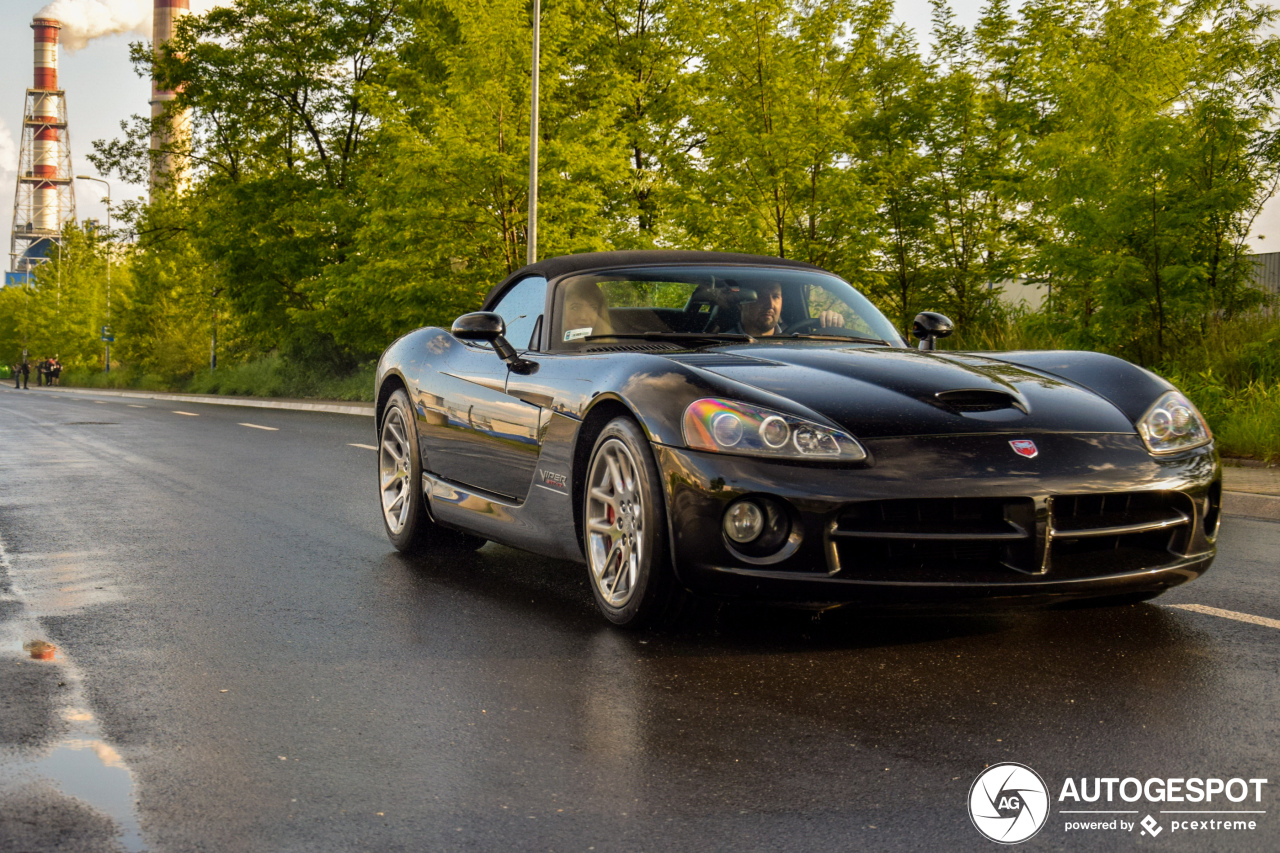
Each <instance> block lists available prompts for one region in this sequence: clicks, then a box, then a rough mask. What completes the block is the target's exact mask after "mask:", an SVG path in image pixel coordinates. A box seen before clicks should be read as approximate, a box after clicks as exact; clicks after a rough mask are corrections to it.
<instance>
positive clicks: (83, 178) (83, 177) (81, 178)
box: [76, 175, 112, 373]
mask: <svg viewBox="0 0 1280 853" xmlns="http://www.w3.org/2000/svg"><path fill="white" fill-rule="evenodd" d="M76 180H77V181H97V182H98V183H100V184H106V187H107V197H106V199H104V201H105V202H106V204H107V239H108V240H110V239H111V184H110V183H108V182H107V181H104V180H103V179H102V178H91V177H89V176H88V175H76ZM111 255H112V252H111V246H110V245H108V246H107V325H106V327H105V331H106V332H108V333H109V332H110V330H111ZM107 336H108V335H107V334H104V335H103V337H104V338H105V337H107ZM104 343H105V344H106V345H107V369H106V372H107V373H110V372H111V341H104Z"/></svg>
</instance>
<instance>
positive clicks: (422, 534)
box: [378, 389, 486, 554]
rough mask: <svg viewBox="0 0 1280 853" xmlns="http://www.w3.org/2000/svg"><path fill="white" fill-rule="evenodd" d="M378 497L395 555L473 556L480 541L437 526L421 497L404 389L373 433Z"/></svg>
mask: <svg viewBox="0 0 1280 853" xmlns="http://www.w3.org/2000/svg"><path fill="white" fill-rule="evenodd" d="M378 435H379V441H378V492H379V498H380V503H381V506H382V527H383V529H384V530H386V532H387V538H388V539H390V540H391V544H392V545H394V546H395V547H396V550H398V551H401V552H402V553H405V554H426V553H430V552H432V551H437V550H459V549H462V550H470V551H474V550H476V549H477V548H479V547H480V546H482V545H484V544H485V541H486V540H484V539H480V538H478V537H475V536H469V535H467V534H465V533H458V532H456V531H453V530H448V529H446V528H443V527H441V526H440V525H438V524H436V523H435V521H433V520H432V518H431V513H430V512H429V511H428V509H427V501H426V497H425V496H424V495H423V494H422V455H421V454H420V453H419V451H418V430H417V427H416V426H415V425H414V421H413V406H412V404H411V403H410V402H409V395H408V394H406V393H405V392H404V389H397V390H396V391H395V392H394V393H393V394H392V395H391V398H390V399H389V400H388V401H387V406H386V408H385V409H383V410H382V425H381V427H380V428H379V430H378Z"/></svg>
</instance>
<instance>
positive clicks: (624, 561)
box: [586, 438, 644, 607]
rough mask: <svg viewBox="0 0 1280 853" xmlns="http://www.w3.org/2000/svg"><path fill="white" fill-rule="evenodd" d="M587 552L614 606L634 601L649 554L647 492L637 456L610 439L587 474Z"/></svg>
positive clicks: (600, 587)
mask: <svg viewBox="0 0 1280 853" xmlns="http://www.w3.org/2000/svg"><path fill="white" fill-rule="evenodd" d="M587 489H588V491H587V512H586V516H587V552H588V559H589V560H590V563H591V577H592V578H593V579H594V580H595V583H596V590H597V591H598V592H599V593H600V598H601V599H602V600H603V601H604V602H605V603H606V604H608V605H609V606H610V607H623V606H625V605H626V603H627V602H628V601H630V600H631V595H632V593H633V592H634V591H635V587H636V579H637V578H638V577H639V573H640V560H641V558H642V557H643V556H644V550H643V549H644V497H643V495H642V494H641V491H640V484H639V482H638V477H637V465H636V460H635V457H633V456H632V455H631V451H630V450H629V449H628V448H627V446H626V445H625V444H623V443H622V442H621V441H619V440H618V439H616V438H611V439H609V440H608V441H606V442H605V443H604V444H602V445H601V446H600V449H599V451H598V452H597V453H596V455H595V459H593V460H592V462H591V473H590V475H589V476H588V477H587Z"/></svg>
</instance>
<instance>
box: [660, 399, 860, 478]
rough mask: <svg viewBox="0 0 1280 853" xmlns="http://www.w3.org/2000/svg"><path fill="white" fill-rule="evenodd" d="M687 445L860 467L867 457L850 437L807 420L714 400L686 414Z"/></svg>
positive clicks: (696, 403)
mask: <svg viewBox="0 0 1280 853" xmlns="http://www.w3.org/2000/svg"><path fill="white" fill-rule="evenodd" d="M682 425H683V428H684V440H685V444H687V445H688V446H689V447H691V448H693V449H694V450H709V451H712V452H714V453H735V454H741V455H744V456H764V457H769V458H775V459H811V460H824V461H828V460H829V461H833V462H856V461H859V460H861V459H866V458H867V453H866V451H865V450H863V448H862V445H861V444H859V443H858V442H857V440H856V439H854V437H853V436H851V435H849V434H848V433H846V432H844V431H842V430H838V429H833V428H831V427H828V426H823V425H822V424H817V423H814V422H812V421H807V420H805V419H803V418H798V417H795V416H794V415H788V414H785V413H783V412H775V411H773V410H771V409H764V408H760V407H759V406H750V405H747V404H746V403H739V402H737V401H734V400H720V399H716V398H712V397H708V398H704V399H702V400H695V401H694V402H693V403H690V404H689V407H688V408H687V409H685V413H684V422H683V424H682Z"/></svg>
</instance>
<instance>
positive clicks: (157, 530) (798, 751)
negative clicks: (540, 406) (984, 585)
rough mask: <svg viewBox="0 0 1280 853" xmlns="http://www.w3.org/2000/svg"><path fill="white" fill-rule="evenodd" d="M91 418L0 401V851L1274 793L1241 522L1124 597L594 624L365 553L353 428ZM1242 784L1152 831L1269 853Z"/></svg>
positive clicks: (614, 827) (466, 840) (221, 417)
mask: <svg viewBox="0 0 1280 853" xmlns="http://www.w3.org/2000/svg"><path fill="white" fill-rule="evenodd" d="M104 399H106V400H107V402H106V403H105V404H94V403H93V401H92V400H89V399H83V398H72V397H71V396H70V395H56V394H53V393H47V394H46V393H38V392H28V393H22V392H12V391H9V392H3V393H0V433H2V434H3V435H5V436H6V439H7V446H8V447H9V448H10V452H7V453H6V454H4V455H3V456H2V457H0V484H3V490H0V541H2V542H3V544H4V549H5V551H4V553H5V555H6V556H5V558H4V562H3V563H2V564H0V685H3V687H0V849H8V848H10V847H12V848H14V849H22V850H54V849H85V850H102V849H125V850H136V849H144V848H145V849H151V850H190V849H228V850H251V851H257V850H262V851H269V850H272V851H273V850H282V849H297V850H345V849H375V850H398V849H405V850H436V849H485V850H488V849H517V850H542V849H575V850H587V849H591V848H594V849H595V850H599V851H604V850H669V849H700V850H752V849H759V850H774V849H795V850H811V849H818V848H823V849H836V850H843V849H863V848H870V849H921V848H925V847H929V846H933V847H936V848H938V849H948V850H950V849H974V850H977V849H991V842H989V841H987V840H986V839H984V838H983V837H982V836H981V835H979V834H978V832H977V831H976V830H975V828H974V826H973V825H972V823H971V822H970V819H969V816H968V813H967V810H966V802H967V796H968V792H969V787H970V785H971V783H972V782H973V780H974V777H975V776H976V775H977V774H978V773H979V772H980V771H981V770H982V769H983V768H984V767H985V766H987V765H989V764H994V763H997V762H1001V761H1018V762H1021V763H1024V764H1026V765H1028V766H1030V767H1032V768H1034V769H1035V770H1036V771H1037V772H1038V773H1039V774H1040V775H1041V776H1042V777H1044V779H1045V780H1046V781H1047V783H1048V784H1049V787H1050V789H1051V793H1052V794H1053V795H1054V796H1055V797H1056V794H1057V789H1058V788H1059V786H1061V784H1062V781H1063V780H1064V779H1065V778H1066V777H1068V776H1072V777H1077V778H1079V777H1090V778H1092V777H1095V776H1101V777H1120V778H1124V777H1135V778H1138V779H1147V778H1151V777H1161V778H1168V777H1183V776H1194V775H1201V776H1213V775H1219V776H1242V777H1244V778H1246V779H1247V778H1252V777H1268V776H1280V774H1275V773H1273V772H1272V770H1271V768H1272V767H1273V766H1274V765H1275V762H1276V759H1277V754H1278V753H1280V748H1278V747H1277V739H1276V715H1275V712H1274V708H1275V707H1277V698H1280V697H1278V696H1277V693H1278V692H1280V691H1278V688H1277V682H1276V678H1275V673H1276V671H1277V663H1278V662H1280V650H1278V646H1277V642H1276V641H1277V639H1280V635H1278V634H1277V629H1276V628H1275V627H1273V626H1269V625H1268V624H1266V620H1275V619H1280V597H1278V596H1277V586H1278V582H1277V579H1276V576H1275V572H1274V559H1273V557H1272V554H1274V553H1275V552H1276V549H1277V545H1280V526H1277V525H1274V524H1270V523H1266V522H1260V521H1251V520H1245V519H1236V518H1230V519H1227V521H1226V523H1225V524H1224V532H1223V535H1222V540H1221V543H1220V547H1221V551H1220V556H1219V560H1218V563H1217V564H1216V565H1215V566H1214V568H1213V569H1211V570H1210V572H1209V573H1208V574H1207V575H1206V576H1205V577H1204V578H1203V579H1201V580H1200V581H1198V582H1196V583H1194V584H1191V585H1188V586H1186V587H1183V588H1180V589H1177V590H1175V591H1173V592H1171V593H1169V594H1167V595H1165V596H1164V597H1162V598H1160V599H1157V601H1156V602H1155V603H1152V604H1146V605H1137V606H1131V607H1124V608H1115V609H1108V610H1059V611H1047V612H1033V613H1018V614H1004V615H986V616H969V617H959V616H953V617H931V618H917V619H887V618H871V617H868V616H863V615H859V614H857V613H855V612H851V611H836V612H829V613H826V614H823V615H822V616H820V617H815V616H813V615H812V614H808V613H802V612H793V611H783V610H772V609H768V608H763V607H745V606H739V607H726V608H720V609H718V610H716V609H714V608H708V609H707V610H706V611H705V612H704V613H702V614H700V618H701V621H700V622H697V623H695V624H694V625H692V626H691V627H688V628H684V629H681V630H674V631H651V632H645V633H639V634H629V633H623V632H619V631H617V630H614V629H611V628H609V627H607V626H605V625H603V624H601V622H600V620H599V619H598V617H597V616H596V614H595V612H594V609H593V604H592V599H591V594H590V590H589V588H588V586H587V581H586V571H585V569H583V568H581V567H579V566H576V565H572V564H567V563H559V562H555V561H550V560H544V559H541V558H537V557H532V556H529V555H525V554H521V553H519V552H516V551H512V550H510V549H506V548H503V547H500V546H496V545H492V544H491V545H488V546H486V547H485V548H483V549H482V550H480V551H479V552H477V553H475V554H469V555H466V556H461V557H460V556H457V555H448V556H441V557H438V558H425V559H421V560H411V559H407V558H404V557H402V556H400V555H398V554H396V553H394V552H391V551H390V548H389V546H388V545H387V544H386V539H385V537H384V536H383V533H382V530H381V526H380V524H381V523H380V520H379V518H378V515H377V511H378V510H377V503H376V497H375V495H374V491H375V488H376V486H375V475H374V473H373V453H372V452H371V451H369V450H367V449H365V448H364V447H361V446H360V445H362V444H369V443H372V424H371V423H370V422H369V421H368V420H367V419H364V418H358V417H351V416H339V415H320V414H314V413H299V412H286V411H281V412H255V413H254V414H253V421H254V424H255V425H256V426H269V427H272V428H274V429H273V430H262V429H256V428H253V429H251V428H247V427H246V426H244V425H242V424H241V423H240V421H243V420H244V418H245V415H244V414H243V411H242V410H237V409H234V408H222V407H212V406H198V405H196V404H189V403H184V404H183V405H184V406H185V407H186V408H185V409H184V411H189V412H191V413H192V414H194V415H196V416H195V417H191V416H189V415H187V416H176V415H175V414H174V413H173V412H172V411H171V410H170V409H169V408H166V407H164V406H163V405H161V406H151V407H148V408H145V409H138V408H133V407H131V406H130V405H129V404H126V403H124V402H123V401H120V400H116V399H108V398H104ZM135 405H136V404H135ZM90 410H92V411H90ZM238 411H239V413H237V412H238ZM87 422H92V423H87ZM13 448H17V450H14V449H13ZM1179 603H1181V604H1198V605H1204V606H1205V607H1208V608H1214V609H1218V610H1221V611H1227V612H1231V613H1243V614H1251V615H1254V616H1258V617H1262V619H1263V620H1264V621H1263V622H1261V623H1259V622H1254V623H1250V622H1241V621H1239V620H1237V619H1234V618H1223V617H1221V616H1219V615H1214V614H1213V613H1211V612H1207V611H1203V610H1186V609H1178V608H1173V607H1169V606H1167V605H1171V604H1179ZM34 641H40V642H44V643H48V644H50V645H52V646H54V647H56V649H55V652H54V654H53V657H52V659H48V660H36V659H33V658H32V656H31V651H30V650H26V649H24V647H23V646H24V644H27V643H32V642H34ZM11 685H12V686H11ZM1272 782H1274V783H1276V784H1280V778H1276V779H1272ZM1275 790H1276V787H1275V786H1274V785H1273V786H1271V787H1269V788H1267V790H1266V796H1265V798H1264V803H1263V804H1262V805H1258V806H1256V807H1252V808H1256V809H1258V810H1263V811H1266V812H1267V813H1266V814H1264V815H1259V816H1258V819H1259V824H1258V828H1257V830H1256V831H1254V832H1252V833H1249V834H1246V835H1240V836H1232V837H1224V836H1214V838H1213V839H1212V843H1211V844H1210V843H1207V842H1206V840H1205V839H1204V838H1198V837H1195V836H1194V835H1191V834H1185V835H1183V834H1179V833H1174V832H1166V833H1165V834H1164V835H1162V836H1160V837H1159V838H1158V839H1154V840H1151V841H1152V842H1153V846H1165V847H1168V848H1169V849H1187V850H1191V849H1195V850H1202V849H1208V848H1209V847H1214V846H1215V845H1216V847H1215V849H1241V850H1246V849H1249V850H1253V849H1275V848H1277V847H1278V846H1280V816H1273V814H1272V812H1273V811H1274V806H1275V802H1274V800H1275V796H1274V793H1273V792H1274V791H1275ZM1142 807H1146V806H1142ZM1233 807H1234V806H1233ZM1062 808H1065V807H1064V806H1061V805H1060V804H1058V803H1056V802H1055V803H1054V805H1053V810H1054V812H1055V817H1051V818H1050V822H1049V824H1048V825H1047V826H1046V827H1045V829H1044V830H1043V831H1042V833H1041V835H1039V836H1038V837H1037V839H1036V841H1035V842H1034V843H1037V844H1041V845H1046V846H1051V847H1055V848H1061V849H1072V850H1075V849H1090V850H1092V849H1128V848H1129V847H1132V846H1134V844H1135V843H1138V842H1139V839H1137V838H1135V837H1134V835H1136V832H1135V833H1132V834H1125V835H1119V834H1116V833H1101V832H1100V833H1093V834H1075V835H1072V836H1067V835H1065V834H1064V832H1063V827H1062V825H1061V822H1060V821H1059V822H1057V823H1055V821H1057V820H1058V818H1057V817H1056V813H1057V812H1058V811H1059V810H1060V809H1062ZM1117 808H1119V807H1117ZM1124 808H1137V807H1131V806H1124ZM1149 809H1150V810H1151V811H1152V812H1153V813H1154V814H1155V816H1156V817H1157V818H1159V817H1160V814H1159V807H1158V806H1150V807H1149ZM1145 813H1146V812H1143V814H1145ZM1141 816H1142V815H1141V814H1139V815H1137V817H1139V818H1140V817H1141ZM68 839H70V840H68ZM1044 839H1050V840H1049V841H1045V840H1044ZM1148 840H1149V839H1147V838H1143V839H1141V841H1142V842H1147V841H1148ZM59 845H62V846H59ZM77 845H78V846H77Z"/></svg>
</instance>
